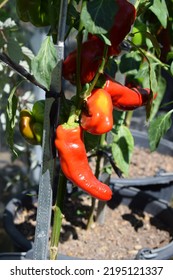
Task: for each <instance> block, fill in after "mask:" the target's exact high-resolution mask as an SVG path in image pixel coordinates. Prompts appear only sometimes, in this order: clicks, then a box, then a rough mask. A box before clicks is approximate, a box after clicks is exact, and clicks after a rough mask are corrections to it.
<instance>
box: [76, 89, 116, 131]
mask: <svg viewBox="0 0 173 280" xmlns="http://www.w3.org/2000/svg"><path fill="white" fill-rule="evenodd" d="M112 111H113V105H112V100H111V97H110V95H109V93H107V92H106V91H105V90H103V89H94V90H93V91H92V92H91V95H90V96H89V97H88V99H87V101H86V104H85V108H84V110H83V111H82V114H81V120H80V124H81V126H82V128H83V129H84V130H86V131H87V132H90V133H92V134H103V133H106V132H108V131H110V130H111V129H112V127H113V115H112Z"/></svg>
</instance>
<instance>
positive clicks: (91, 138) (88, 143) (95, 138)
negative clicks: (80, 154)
mask: <svg viewBox="0 0 173 280" xmlns="http://www.w3.org/2000/svg"><path fill="white" fill-rule="evenodd" d="M100 137H101V136H100V135H93V134H91V133H88V132H86V131H85V132H84V143H85V148H86V151H87V152H89V151H91V150H93V149H95V148H96V147H97V146H98V145H99V143H100Z"/></svg>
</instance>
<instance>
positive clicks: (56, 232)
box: [50, 171, 67, 260]
mask: <svg viewBox="0 0 173 280" xmlns="http://www.w3.org/2000/svg"><path fill="white" fill-rule="evenodd" d="M66 181H67V179H66V177H65V176H64V174H63V173H62V172H61V171H60V173H59V180H58V188H57V195H56V201H55V205H54V206H53V211H54V218H53V227H52V234H51V241H50V259H51V260H56V258H57V255H58V243H59V237H60V231H61V224H62V219H63V214H62V212H63V202H64V195H65V190H66Z"/></svg>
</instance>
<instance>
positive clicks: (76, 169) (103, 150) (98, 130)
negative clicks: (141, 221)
mask: <svg viewBox="0 0 173 280" xmlns="http://www.w3.org/2000/svg"><path fill="white" fill-rule="evenodd" d="M171 4H172V1H171V0H168V1H165V0H163V1H160V0H158V1H154V0H153V1H144V0H137V1H127V0H103V1H99V0H95V1H87V0H70V1H66V0H47V1H41V0H40V1H39V0H36V1H32V0H29V1H27V3H26V1H23V0H16V1H15V5H16V13H17V15H18V17H19V19H20V20H21V21H22V22H25V23H27V24H30V25H33V26H35V28H45V27H46V30H47V36H46V38H45V39H44V41H43V42H42V45H41V47H40V49H39V51H38V53H37V55H36V56H35V57H34V58H33V59H32V61H31V71H30V72H27V71H26V70H25V71H24V69H23V68H21V66H20V67H19V65H18V64H17V63H16V62H15V59H14V57H10V54H9V53H8V50H7V49H6V48H5V42H4V41H3V39H4V38H3V36H2V38H1V45H2V47H1V54H0V59H1V60H2V61H3V62H5V63H6V64H7V65H9V66H10V67H12V68H13V69H14V70H17V71H18V73H20V75H22V76H23V77H24V78H25V79H27V80H29V81H30V83H33V84H35V85H37V86H38V87H40V88H42V89H43V90H44V91H45V100H44V101H43V102H40V103H37V107H36V105H35V104H34V106H35V107H34V106H33V108H32V110H31V111H26V110H25V109H24V110H23V111H21V112H20V131H21V134H22V135H23V137H24V138H25V139H26V141H28V142H29V143H30V144H31V145H35V144H36V145H38V144H41V145H42V151H43V160H42V169H41V175H40V183H39V195H38V211H37V226H36V234H35V242H34V248H33V258H34V259H46V258H47V257H48V251H49V253H50V259H56V258H57V254H58V242H59V236H60V230H61V222H62V218H63V201H64V195H65V191H66V185H67V180H69V181H71V182H72V183H73V185H76V186H77V187H79V188H81V189H82V190H83V191H84V192H86V193H88V194H89V195H91V197H92V208H93V209H94V205H95V204H94V199H99V200H101V201H108V200H110V199H111V197H112V190H111V188H110V187H109V182H108V184H105V182H101V180H100V175H101V173H102V172H108V173H109V175H110V176H111V172H112V170H114V171H115V172H116V174H117V175H118V176H120V177H121V176H127V175H128V169H129V164H130V158H131V155H132V153H133V147H134V141H133V136H132V134H131V132H130V129H129V128H128V127H127V126H126V125H125V121H126V120H127V117H128V115H129V112H132V111H133V110H136V109H137V108H139V107H141V106H143V107H144V108H145V109H146V110H145V111H146V122H147V124H148V126H149V140H150V146H151V149H152V150H154V149H156V148H157V146H158V144H159V141H160V139H161V137H162V136H163V135H164V133H165V132H166V131H167V130H168V129H169V127H170V125H171V123H170V116H171V114H172V110H171V111H169V112H168V113H166V114H164V115H163V116H162V115H161V116H160V115H159V117H157V113H158V112H159V108H160V104H161V102H162V99H163V96H164V93H165V85H166V82H165V80H164V78H163V76H162V69H164V71H167V72H168V73H169V75H171V76H172V74H173V67H172V64H171V59H172V52H171V51H172V49H171V48H172V42H171V32H172V8H171V7H172V6H171ZM168 10H169V13H168ZM164 31H165V32H166V34H167V36H168V39H169V45H168V46H165V41H162V40H161V38H162V36H161V34H162V32H164ZM73 34H75V38H74V36H73ZM72 36H73V39H74V40H75V47H74V48H73V49H72V50H70V52H69V53H67V54H66V52H64V45H65V47H66V42H67V41H68V40H67V39H69V38H72ZM165 48H166V53H165V52H164V50H165ZM64 53H65V54H66V55H64ZM16 66H17V67H16ZM120 73H121V74H122V75H123V77H124V83H120V81H119V80H118V78H117V77H118V76H119V74H120ZM64 81H68V82H69V83H71V84H72V85H73V86H74V88H75V94H74V95H73V96H72V97H70V98H69V97H68V98H67V97H66V88H65V87H64ZM14 107H15V108H16V110H13V109H14ZM10 108H11V115H12V119H14V118H15V114H16V111H17V101H16V95H15V91H14V92H13V100H12V102H11V103H10ZM34 108H37V109H34ZM40 110H41V118H40V112H39V111H40ZM8 116H9V114H8ZM36 124H37V125H36ZM38 124H39V125H38ZM10 129H11V130H12V129H14V125H13V126H12V122H11V127H10ZM40 129H41V130H40ZM156 132H157V133H156ZM12 144H13V143H12V142H11V143H10V146H11V149H12V150H13V145H12ZM87 153H89V155H90V157H94V156H95V157H96V171H95V174H94V173H93V172H94V171H93V170H92V169H91V167H90V164H89V161H88V154H87ZM102 157H105V158H106V159H107V160H108V163H110V164H111V169H110V166H107V165H106V166H105V167H104V168H103V170H101V167H100V161H101V158H102ZM57 160H58V163H59V164H60V168H59V171H58V172H59V173H58V186H54V177H55V174H56V164H57ZM55 187H56V190H55ZM54 192H56V200H55V205H53V208H52V193H54ZM52 209H53V214H52ZM51 214H52V217H53V226H52V231H51V232H52V233H51V238H50V245H49V229H50V221H51ZM92 215H93V212H92V213H91V216H92Z"/></svg>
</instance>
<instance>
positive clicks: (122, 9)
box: [108, 0, 136, 55]
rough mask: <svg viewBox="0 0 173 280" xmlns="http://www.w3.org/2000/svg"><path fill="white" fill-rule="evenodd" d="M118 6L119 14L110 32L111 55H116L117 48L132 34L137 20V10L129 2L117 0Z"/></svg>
mask: <svg viewBox="0 0 173 280" xmlns="http://www.w3.org/2000/svg"><path fill="white" fill-rule="evenodd" d="M116 2H117V4H118V7H119V9H118V12H117V13H116V15H115V20H114V24H113V26H112V28H111V29H110V31H109V35H108V37H109V39H110V41H111V44H112V46H111V47H110V48H109V54H110V55H111V54H112V55H116V54H117V48H118V46H119V45H120V43H121V42H122V41H123V40H124V38H125V37H126V35H127V34H128V33H129V32H130V29H131V26H132V24H133V23H134V21H135V18H136V9H135V7H134V6H133V5H132V4H131V3H129V2H128V1H127V0H116Z"/></svg>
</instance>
